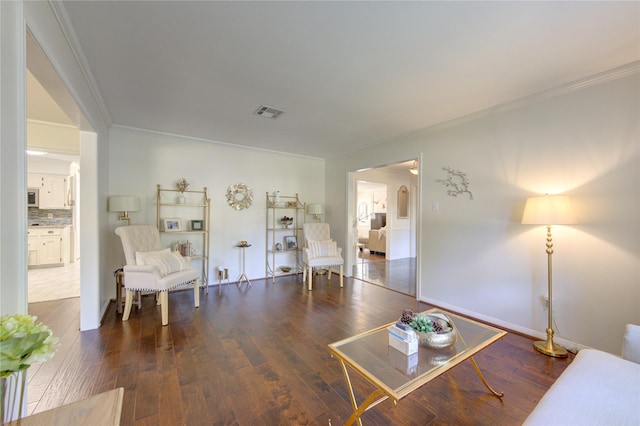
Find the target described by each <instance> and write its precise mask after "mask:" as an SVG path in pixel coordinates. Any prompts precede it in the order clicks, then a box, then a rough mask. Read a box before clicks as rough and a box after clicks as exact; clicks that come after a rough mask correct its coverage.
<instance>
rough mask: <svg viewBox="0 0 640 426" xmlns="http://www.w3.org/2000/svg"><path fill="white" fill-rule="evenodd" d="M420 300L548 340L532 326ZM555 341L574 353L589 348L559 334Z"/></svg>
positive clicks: (423, 300) (427, 300) (432, 300)
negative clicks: (524, 325)
mask: <svg viewBox="0 0 640 426" xmlns="http://www.w3.org/2000/svg"><path fill="white" fill-rule="evenodd" d="M420 301H422V302H425V303H429V304H430V305H435V306H438V307H440V308H442V309H446V310H449V311H452V312H457V313H460V314H463V315H467V316H469V317H472V318H475V319H478V320H480V321H485V322H488V323H489V324H493V325H495V326H497V327H500V328H505V329H508V330H513V331H517V332H518V333H522V334H524V335H526V336H531V337H535V338H538V339H540V340H547V332H546V331H537V330H532V329H530V328H526V327H522V326H520V325H518V324H513V323H510V322H507V321H503V320H501V319H498V318H494V317H490V316H487V315H483V314H481V313H478V312H474V311H470V310H468V309H464V308H461V307H460V306H455V305H451V304H449V303H446V302H442V301H440V300H435V299H430V298H424V299H420ZM553 342H554V343H557V344H559V345H561V346H564V347H565V348H567V350H568V351H570V352H573V353H577V352H578V351H579V350H582V349H588V348H589V346H584V345H582V344H580V343H577V342H573V341H571V340H567V339H563V338H561V337H558V336H554V339H553Z"/></svg>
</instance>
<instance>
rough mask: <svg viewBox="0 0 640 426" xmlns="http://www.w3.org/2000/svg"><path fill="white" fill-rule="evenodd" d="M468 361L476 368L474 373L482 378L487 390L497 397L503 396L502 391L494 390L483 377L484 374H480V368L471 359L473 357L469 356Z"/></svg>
mask: <svg viewBox="0 0 640 426" xmlns="http://www.w3.org/2000/svg"><path fill="white" fill-rule="evenodd" d="M469 361H471V365H473V368H474V369H475V370H476V373H477V374H478V377H480V380H482V383H484V385H485V387H486V388H487V389H489V391H490V392H491V393H492V394H493V395H495V396H497V397H498V398H502V397H503V396H504V392H496V391H495V390H494V389H493V388H492V387H491V386H490V385H489V383H487V380H486V379H485V378H484V376H483V375H482V372H481V371H480V368H479V367H478V364H476V361H475V360H474V359H473V357H469Z"/></svg>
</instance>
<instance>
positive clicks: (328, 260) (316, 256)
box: [302, 223, 344, 290]
mask: <svg viewBox="0 0 640 426" xmlns="http://www.w3.org/2000/svg"><path fill="white" fill-rule="evenodd" d="M302 230H303V232H304V241H305V247H304V249H303V252H302V260H303V263H304V265H303V270H302V281H303V282H304V281H305V279H306V277H307V275H308V277H309V290H312V289H313V268H320V267H327V268H329V272H328V276H327V279H328V280H331V275H332V269H333V267H334V266H338V267H339V268H340V287H342V286H343V281H344V280H343V275H344V260H343V259H342V249H341V248H340V247H338V246H337V245H336V242H335V241H332V240H331V229H330V227H329V224H328V223H305V224H303V225H302Z"/></svg>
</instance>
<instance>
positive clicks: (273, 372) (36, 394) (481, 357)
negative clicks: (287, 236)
mask: <svg viewBox="0 0 640 426" xmlns="http://www.w3.org/2000/svg"><path fill="white" fill-rule="evenodd" d="M301 278H302V277H301V275H298V276H297V277H296V276H290V277H285V278H280V279H278V280H277V282H276V284H275V285H272V284H271V281H266V280H254V281H253V287H251V288H249V289H247V288H246V286H243V287H242V289H239V288H238V287H237V286H235V285H234V284H231V285H229V286H224V288H223V291H222V292H221V293H219V292H218V290H217V288H214V287H212V288H211V289H210V291H209V294H208V295H207V294H204V292H203V293H202V295H201V299H200V308H198V309H194V308H193V293H192V291H191V290H184V291H177V292H172V293H171V294H170V296H169V301H170V302H169V325H168V326H166V327H162V326H161V325H160V308H159V307H158V306H157V305H156V303H155V300H154V297H152V296H145V297H143V298H142V309H141V310H136V309H134V310H133V312H132V313H131V317H130V320H129V321H127V322H124V323H123V322H122V321H121V316H120V315H117V314H116V312H115V305H114V304H113V305H112V306H111V308H110V310H109V311H108V312H107V315H106V316H105V320H104V324H103V326H102V327H101V328H100V329H98V330H92V331H88V332H83V333H80V332H79V331H78V324H79V315H78V309H79V304H78V300H77V299H65V300H62V301H55V302H41V303H36V304H32V305H30V306H29V310H30V313H32V314H35V315H38V316H39V318H40V319H41V320H42V321H43V322H44V323H45V324H47V325H49V326H50V327H51V328H52V329H53V330H54V333H55V334H56V336H58V337H59V338H60V347H59V349H58V352H57V354H56V356H55V357H54V358H53V359H52V360H50V361H48V362H47V363H44V364H42V365H36V366H33V367H32V368H31V369H30V370H29V390H28V394H29V396H28V397H29V411H30V412H41V411H44V410H47V409H49V408H53V407H56V406H59V405H62V404H65V403H68V402H72V401H77V400H80V399H83V398H86V397H88V396H91V395H93V394H96V393H99V392H102V391H105V390H108V389H113V388H115V387H119V386H122V387H124V388H125V396H124V401H123V407H122V424H123V425H136V426H139V425H147V424H149V425H158V424H162V425H183V424H190V425H191V424H193V425H200V424H202V425H205V424H206V425H253V424H282V425H284V424H322V425H326V424H328V423H329V422H331V424H333V425H337V424H341V423H343V422H344V421H345V420H346V419H347V418H348V417H349V415H350V414H351V407H350V403H349V397H348V394H347V389H346V385H345V382H344V377H343V374H342V370H341V369H340V365H339V363H338V361H337V360H335V359H333V358H331V356H330V354H329V351H328V349H327V345H328V344H329V343H331V342H334V341H337V340H340V339H343V338H345V337H348V336H350V335H353V334H356V333H360V332H362V331H365V330H368V329H370V328H372V327H375V326H378V325H382V324H385V323H387V322H390V321H393V320H394V319H396V318H397V317H398V315H399V313H400V312H402V310H403V309H405V308H411V309H414V310H423V309H427V308H429V307H430V306H428V305H426V304H424V303H419V302H417V301H416V300H415V299H414V298H412V297H410V296H406V295H403V294H400V293H397V292H394V291H390V290H388V289H385V288H383V287H379V286H375V285H371V284H368V283H364V282H362V281H358V280H352V279H348V278H347V279H345V286H344V288H343V289H340V287H339V286H338V280H337V277H334V279H332V280H331V282H330V283H329V282H327V279H326V276H325V277H322V276H320V277H317V279H316V281H315V284H314V290H313V291H312V292H308V291H307V290H306V289H305V288H306V287H305V286H304V285H303V283H302V280H301ZM572 358H573V357H572V356H571V357H569V358H568V359H555V358H549V357H546V356H544V355H541V354H539V353H537V352H536V351H534V350H533V348H532V339H531V338H529V337H526V336H521V335H518V334H515V333H509V334H508V335H507V336H506V337H505V338H504V339H502V340H501V341H499V342H496V343H495V344H494V345H492V346H490V347H489V348H487V349H485V350H483V351H482V352H480V353H479V354H477V355H476V357H475V359H476V361H477V363H478V365H479V366H480V368H481V369H482V371H483V373H484V375H485V377H486V378H487V380H488V381H489V382H490V383H491V385H492V386H493V387H494V388H495V389H496V390H499V391H503V392H505V397H504V398H503V399H502V400H499V399H498V398H495V397H493V396H491V395H490V394H489V393H488V392H487V390H486V388H485V387H484V385H483V384H482V382H481V381H480V380H479V378H478V377H477V375H476V373H475V371H474V370H473V367H472V366H471V364H470V363H468V362H465V363H462V364H460V365H459V366H457V367H456V368H454V369H453V370H451V371H450V372H448V373H446V374H444V375H442V376H440V377H438V378H436V379H435V380H433V381H432V382H430V383H428V384H427V385H425V386H423V387H422V388H421V389H418V390H417V391H415V392H413V393H412V394H411V395H409V396H408V397H406V398H404V399H403V400H401V401H400V402H399V403H398V405H397V406H394V405H393V404H392V403H391V402H389V401H385V402H383V403H381V404H379V405H378V406H376V407H374V408H373V409H371V410H369V411H367V412H366V413H365V414H364V416H363V421H364V422H365V423H366V424H374V425H375V424H406V425H440V424H462V425H464V424H474V425H477V424H480V425H482V424H501V425H511V424H513V425H515V424H520V423H522V421H524V419H525V418H526V417H527V415H528V414H529V413H530V412H531V410H532V409H533V407H534V406H535V405H536V403H537V402H538V401H539V399H540V398H541V397H542V395H543V394H544V392H545V391H546V390H547V389H548V388H549V386H550V385H551V384H552V383H553V382H554V381H555V379H556V378H557V377H558V376H559V375H560V374H561V373H562V371H563V370H564V369H565V368H566V367H567V366H568V365H569V363H570V362H571V360H572ZM352 379H353V383H354V386H355V392H356V395H357V397H358V398H359V400H362V399H363V398H364V397H366V396H367V394H368V393H369V392H371V391H372V390H373V389H372V387H371V385H370V384H368V383H367V382H366V381H364V380H363V379H361V378H359V377H357V375H355V376H352Z"/></svg>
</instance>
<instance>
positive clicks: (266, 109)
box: [253, 105, 284, 120]
mask: <svg viewBox="0 0 640 426" xmlns="http://www.w3.org/2000/svg"><path fill="white" fill-rule="evenodd" d="M253 114H254V115H259V116H260V117H264V118H270V119H272V120H275V119H276V118H278V117H280V116H281V115H282V114H284V111H280V110H279V109H276V108H273V107H270V106H266V105H260V106H259V107H258V109H257V110H256V111H255V112H254V113H253Z"/></svg>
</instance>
